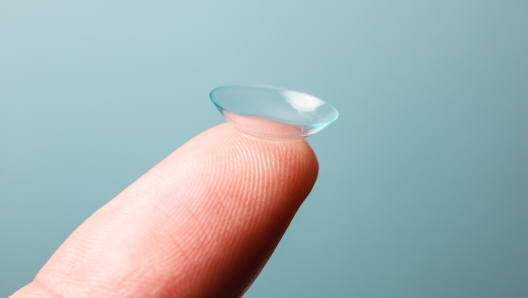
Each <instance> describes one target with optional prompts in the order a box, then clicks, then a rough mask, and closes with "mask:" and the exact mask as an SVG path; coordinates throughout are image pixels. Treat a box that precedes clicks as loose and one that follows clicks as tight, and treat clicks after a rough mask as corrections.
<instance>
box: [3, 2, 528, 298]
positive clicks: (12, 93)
mask: <svg viewBox="0 0 528 298" xmlns="http://www.w3.org/2000/svg"><path fill="white" fill-rule="evenodd" d="M228 83H260V84H271V85H278V86H283V87H288V88H292V89H295V90H299V91H303V92H307V93H310V94H313V95H315V96H319V97H321V98H322V99H324V100H327V101H329V102H331V103H332V104H334V105H335V106H336V107H337V108H338V109H339V111H340V118H339V119H338V121H337V122H335V124H333V125H331V126H330V127H328V128H327V129H326V130H324V131H323V132H321V133H319V134H317V135H315V136H313V137H310V138H309V139H308V141H309V142H310V144H311V145H312V146H313V148H314V150H315V152H316V154H317V155H318V158H319V163H320V173H319V179H318V181H317V184H316V185H315V187H314V189H313V192H312V193H311V194H310V196H309V197H308V199H307V201H306V202H305V203H304V205H303V206H302V208H301V209H300V210H299V212H298V214H297V216H296V218H295V220H294V221H293V222H292V224H291V226H290V229H289V230H288V232H287V233H286V235H285V236H284V238H283V240H282V242H281V243H280V245H279V247H278V248H277V250H276V252H275V254H274V255H273V257H272V258H271V260H270V262H269V263H268V265H267V266H266V267H265V269H264V270H263V272H262V274H261V275H260V277H259V278H258V279H257V280H256V282H255V284H254V285H253V287H252V288H251V289H250V290H249V291H248V293H247V295H246V297H480V298H483V297H528V2H526V1H469V0H467V1H466V0H462V1H460V0H456V1H410V0H404V1H271V0H266V1H256V0H253V1H96V0H92V1H54V0H52V1H35V0H33V1H29V0H28V1H14V0H2V1H0V296H1V297H4V296H7V295H9V294H11V293H12V292H14V291H15V290H16V289H18V288H19V287H21V286H23V285H24V284H26V283H28V282H29V281H30V280H31V279H32V278H33V276H34V275H35V274H36V273H37V271H38V269H39V268H40V267H41V266H42V265H43V264H44V263H45V262H46V260H47V259H48V258H49V257H50V255H51V254H52V253H53V252H54V251H55V250H56V249H57V247H58V246H59V245H60V244H61V243H62V242H63V241H64V239H65V238H66V237H67V236H68V235H69V234H70V233H71V232H72V231H73V230H74V229H75V228H76V227H77V226H78V225H79V224H80V223H81V222H82V221H83V220H84V219H85V218H86V217H88V216H89V215H90V214H91V213H93V212H94V211H95V210H97V209H98V208H99V207H100V206H102V205H103V204H105V203H106V202H107V201H109V200H110V199H112V198H113V197H114V196H115V195H116V194H118V193H119V192H120V191H121V190H123V189H124V188H125V187H126V186H128V185H129V184H130V183H132V182H133V181H134V180H135V179H137V178H138V177H139V176H141V175H142V174H143V173H144V172H145V171H147V170H148V169H149V168H150V167H152V166H154V165H155V164H156V163H157V162H159V161H160V160H161V159H163V158H164V157H165V156H166V155H168V154H169V153H170V152H172V151H173V150H175V149H176V148H177V147H178V146H180V145H181V144H183V143H184V142H186V141H187V140H188V139H190V138H191V137H193V136H194V135H196V134H198V133H200V132H201V131H203V130H205V129H207V128H209V127H211V126H213V125H216V124H218V123H221V122H223V121H224V119H223V118H222V117H221V115H220V114H219V113H218V112H217V111H216V109H215V108H214V106H213V105H212V104H211V103H210V101H209V99H208V93H209V91H210V90H211V89H212V88H214V87H217V86H219V85H223V84H228Z"/></svg>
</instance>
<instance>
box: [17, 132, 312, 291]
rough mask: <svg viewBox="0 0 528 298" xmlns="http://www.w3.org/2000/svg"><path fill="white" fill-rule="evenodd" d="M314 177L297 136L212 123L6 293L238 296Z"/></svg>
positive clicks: (307, 152) (305, 147)
mask: <svg viewBox="0 0 528 298" xmlns="http://www.w3.org/2000/svg"><path fill="white" fill-rule="evenodd" d="M317 172H318V164H317V159H316V157H315V155H314V153H313V151H312V149H311V148H310V146H309V145H308V144H307V143H306V142H305V141H304V140H295V141H270V140H263V139H254V138H251V137H247V136H245V135H242V134H241V133H240V132H239V131H237V130H236V129H234V128H233V127H232V126H231V125H229V124H222V125H219V126H216V127H214V128H212V129H210V130H208V131H206V132H204V133H202V134H200V135H198V136H197V137H195V138H194V139H192V140H190V141H189V142H188V143H186V144H185V145H183V146H182V147H181V148H179V149H178V150H176V151H175V152H173V153H172V154H171V155H169V156H168V157H167V158H166V159H165V160H163V161H162V162H160V163H159V164H158V165H156V166H155V167H154V168H152V169H151V170H150V171H149V172H147V173H146V174H145V175H143V176H142V177H141V178H139V179H138V180H137V181H136V182H134V183H133V184H132V185H131V186H129V187H128V188H127V189H125V190H124V191H123V192H122V193H120V194H119V195H118V196H117V197H116V198H114V199H113V200H112V201H110V202H109V203H108V204H106V205H105V206H103V207H102V208H101V209H99V210H98V211H97V212H96V213H94V214H93V215H92V216H91V217H90V218H88V219H87V220H86V221H85V222H84V223H83V224H82V225H81V226H80V227H79V228H78V229H77V230H76V231H75V232H74V233H73V234H72V235H71V236H70V237H69V238H68V239H67V240H66V241H65V243H63V244H62V246H61V247H60V248H59V249H58V250H57V251H56V252H55V254H54V255H53V256H52V257H51V259H50V260H49V261H48V262H47V263H46V265H45V266H44V267H43V268H42V269H41V271H40V272H39V273H38V274H37V276H36V277H35V279H34V280H33V281H32V282H31V283H30V284H28V285H27V286H26V287H24V288H22V289H21V290H19V291H18V292H16V293H15V294H14V295H13V297H238V296H241V295H242V294H243V293H244V291H245V290H246V289H247V287H248V286H249V285H250V284H251V283H252V282H253V280H254V279H255V277H256V276H257V275H258V273H259V272H260V270H261V269H262V267H263V266H264V264H265V263H266V261H267V260H268V258H269V256H270V255H271V253H272V252H273V250H274V249H275V247H276V245H277V244H278V242H279V241H280V239H281V237H282V235H283V233H284V232H285V230H286V228H287V227H288V225H289V223H290V221H291V220H292V218H293V216H294V215H295V213H296V211H297V209H298V208H299V207H300V205H301V204H302V202H303V200H304V199H305V198H306V196H307V195H308V194H309V193H310V191H311V189H312V186H313V184H314V183H315V180H316V178H317Z"/></svg>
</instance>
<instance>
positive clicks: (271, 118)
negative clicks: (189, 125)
mask: <svg viewBox="0 0 528 298" xmlns="http://www.w3.org/2000/svg"><path fill="white" fill-rule="evenodd" d="M209 96H210V98H211V101H212V102H213V103H214V104H215V106H216V108H217V109H218V111H220V113H221V114H222V115H223V116H224V117H225V118H226V120H227V121H228V122H230V123H231V124H233V125H234V126H235V127H236V128H237V129H239V130H240V131H242V132H244V133H246V134H248V135H251V136H255V137H259V138H264V139H272V140H289V139H301V138H306V137H308V136H310V135H313V134H314V133H316V132H319V131H321V130H323V129H324V128H325V127H327V126H328V125H330V124H331V123H332V122H334V121H335V120H336V119H337V117H338V112H337V110H336V109H335V108H334V107H333V106H332V105H330V104H328V103H326V102H324V101H323V100H321V99H319V98H317V97H315V96H312V95H309V94H306V93H302V92H298V91H293V90H288V89H284V88H280V87H274V86H263V85H227V86H221V87H218V88H215V89H213V90H212V91H211V93H210V94H209Z"/></svg>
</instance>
